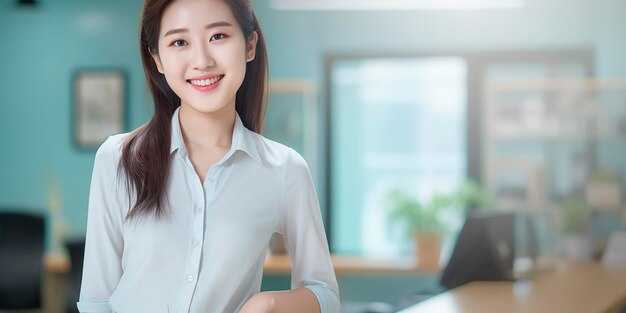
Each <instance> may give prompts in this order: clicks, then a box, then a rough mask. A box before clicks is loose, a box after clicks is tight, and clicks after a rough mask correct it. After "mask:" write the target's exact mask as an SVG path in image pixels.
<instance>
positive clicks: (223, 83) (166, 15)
mask: <svg viewBox="0 0 626 313" xmlns="http://www.w3.org/2000/svg"><path fill="white" fill-rule="evenodd" d="M140 41H141V42H140V47H141V57H142V61H143V66H144V70H145V74H146V79H147V82H148V87H149V89H150V91H151V93H152V96H153V99H154V116H153V117H152V118H151V119H150V121H149V122H148V123H146V124H144V125H143V126H141V127H139V128H138V129H136V130H135V131H133V132H131V133H127V134H119V135H114V136H111V137H109V138H108V139H107V140H106V142H104V143H103V144H102V146H101V147H100V148H99V149H98V152H97V153H96V159H95V163H94V171H93V177H92V182H91V190H90V197H89V214H88V222H87V235H86V236H87V237H86V246H85V261H84V262H85V263H84V270H83V281H82V286H81V293H80V300H79V302H78V307H79V310H80V311H81V312H124V313H127V312H132V313H135V312H138V313H139V312H203V313H206V312H242V313H252V312H254V313H260V312H320V311H321V312H333V313H334V312H339V296H338V292H339V291H338V287H337V281H336V278H335V274H334V271H333V268H332V264H331V262H330V256H329V252H328V245H327V242H326V236H325V233H324V228H323V224H322V219H321V216H320V210H319V205H318V202H317V197H316V194H315V190H314V187H313V184H312V181H311V177H310V174H309V170H308V167H307V165H306V163H305V161H304V160H303V159H302V157H301V156H300V155H299V154H298V153H296V152H295V151H294V150H292V149H290V148H288V147H286V146H284V145H281V144H279V143H276V142H273V141H270V140H268V139H266V138H264V137H262V136H261V135H259V134H258V132H259V131H260V129H261V124H262V118H263V116H262V115H263V112H264V107H263V103H264V98H265V89H266V87H265V86H266V79H267V55H266V48H265V43H264V38H263V33H262V32H261V29H260V27H259V24H258V21H257V19H256V17H255V15H254V13H253V11H252V7H251V4H250V2H249V0H176V1H165V0H146V1H145V3H144V8H143V12H142V20H141V34H140ZM274 232H278V233H282V234H283V235H284V238H285V242H286V246H287V249H288V252H289V255H290V257H291V260H292V264H293V269H292V290H290V291H281V292H261V293H259V290H260V284H261V278H262V272H263V263H264V259H265V255H266V253H267V249H268V243H269V240H270V237H271V236H272V234H273V233H274Z"/></svg>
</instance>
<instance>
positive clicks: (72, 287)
mask: <svg viewBox="0 0 626 313" xmlns="http://www.w3.org/2000/svg"><path fill="white" fill-rule="evenodd" d="M65 248H67V251H68V253H69V256H70V262H71V268H70V277H69V281H68V284H67V297H66V307H67V313H78V307H76V302H78V296H79V295H80V282H81V280H82V277H83V260H84V257H85V239H84V238H78V239H73V240H68V241H67V242H66V243H65Z"/></svg>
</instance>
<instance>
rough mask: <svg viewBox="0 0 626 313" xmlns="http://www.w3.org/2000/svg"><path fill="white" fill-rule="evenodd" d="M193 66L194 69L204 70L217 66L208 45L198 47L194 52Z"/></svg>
mask: <svg viewBox="0 0 626 313" xmlns="http://www.w3.org/2000/svg"><path fill="white" fill-rule="evenodd" d="M191 58H192V66H193V68H194V69H197V70H203V69H206V68H208V67H212V66H214V65H215V59H214V58H213V56H212V55H211V51H210V49H209V47H207V46H206V45H196V46H195V47H194V49H193V52H192V56H191Z"/></svg>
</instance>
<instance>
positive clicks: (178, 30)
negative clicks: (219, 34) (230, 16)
mask: <svg viewBox="0 0 626 313" xmlns="http://www.w3.org/2000/svg"><path fill="white" fill-rule="evenodd" d="M220 26H226V27H233V25H232V24H230V23H228V22H215V23H211V24H208V25H206V26H204V29H209V28H214V27H220ZM188 31H189V30H188V29H187V28H175V29H170V30H168V31H167V32H166V33H165V35H163V37H167V36H169V35H173V34H178V33H186V32H188Z"/></svg>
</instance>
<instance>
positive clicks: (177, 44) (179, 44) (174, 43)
mask: <svg viewBox="0 0 626 313" xmlns="http://www.w3.org/2000/svg"><path fill="white" fill-rule="evenodd" d="M185 44H186V42H185V41H184V40H182V39H178V40H174V41H172V43H171V44H170V46H174V47H182V46H184V45H185Z"/></svg>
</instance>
